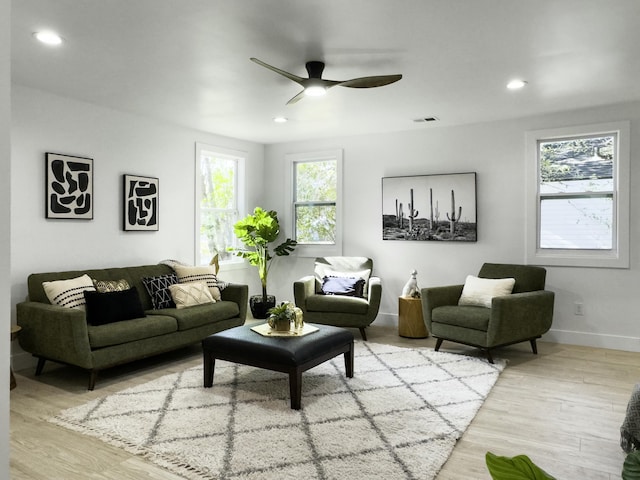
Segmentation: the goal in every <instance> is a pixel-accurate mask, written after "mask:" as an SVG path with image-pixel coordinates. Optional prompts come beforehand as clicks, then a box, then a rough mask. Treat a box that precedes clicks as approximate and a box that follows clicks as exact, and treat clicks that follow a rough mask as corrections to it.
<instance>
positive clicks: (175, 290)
mask: <svg viewBox="0 0 640 480" xmlns="http://www.w3.org/2000/svg"><path fill="white" fill-rule="evenodd" d="M169 291H170V292H171V298H173V301H174V303H175V304H176V308H187V307H193V306H194V305H204V304H207V303H215V300H214V299H213V297H212V296H211V292H210V291H209V287H208V286H207V284H206V283H205V282H193V283H176V284H174V285H169Z"/></svg>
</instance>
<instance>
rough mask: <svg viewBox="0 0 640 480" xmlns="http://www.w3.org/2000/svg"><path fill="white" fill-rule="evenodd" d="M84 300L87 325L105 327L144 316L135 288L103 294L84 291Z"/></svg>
mask: <svg viewBox="0 0 640 480" xmlns="http://www.w3.org/2000/svg"><path fill="white" fill-rule="evenodd" d="M84 298H85V301H86V302H87V304H86V307H85V308H86V314H87V323H89V325H94V326H95V325H106V324H107V323H113V322H120V321H122V320H131V319H133V318H142V317H144V316H145V314H144V310H143V309H142V303H141V302H140V297H139V296H138V290H136V287H131V288H130V289H128V290H122V291H120V292H105V293H100V292H91V291H89V290H85V291H84Z"/></svg>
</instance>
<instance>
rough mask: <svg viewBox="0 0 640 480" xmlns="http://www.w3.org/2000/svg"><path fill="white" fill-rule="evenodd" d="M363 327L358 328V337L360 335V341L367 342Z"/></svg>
mask: <svg viewBox="0 0 640 480" xmlns="http://www.w3.org/2000/svg"><path fill="white" fill-rule="evenodd" d="M364 328H365V327H360V335H362V340H364V341H365V342H366V341H367V334H366V332H365V331H364Z"/></svg>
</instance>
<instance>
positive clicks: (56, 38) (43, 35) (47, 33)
mask: <svg viewBox="0 0 640 480" xmlns="http://www.w3.org/2000/svg"><path fill="white" fill-rule="evenodd" d="M33 36H34V37H36V38H37V39H38V40H39V41H40V42H42V43H44V44H45V45H60V44H61V43H62V37H61V36H60V35H58V34H57V33H56V32H53V31H51V30H42V31H40V32H35V33H34V34H33Z"/></svg>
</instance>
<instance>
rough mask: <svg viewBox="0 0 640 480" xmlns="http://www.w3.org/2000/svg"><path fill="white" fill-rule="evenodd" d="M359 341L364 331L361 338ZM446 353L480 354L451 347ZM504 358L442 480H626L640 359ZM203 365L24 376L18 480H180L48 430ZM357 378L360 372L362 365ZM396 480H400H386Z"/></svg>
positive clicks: (579, 353)
mask: <svg viewBox="0 0 640 480" xmlns="http://www.w3.org/2000/svg"><path fill="white" fill-rule="evenodd" d="M367 332H368V337H369V341H370V342H381V343H389V344H393V345H401V346H430V347H433V345H434V343H435V342H434V341H433V339H431V338H429V339H420V340H418V339H405V338H401V337H399V336H398V335H397V330H396V329H394V328H391V327H386V326H376V325H373V326H371V327H370V328H368V329H367ZM354 334H355V335H358V332H357V331H354ZM442 349H443V351H449V352H456V353H465V354H469V355H478V353H477V350H474V349H471V348H467V347H463V346H457V345H455V344H453V343H448V342H445V343H444V344H443V348H442ZM538 350H539V354H538V355H533V354H532V353H531V351H530V350H529V344H528V342H527V343H524V344H520V345H515V346H513V347H508V348H505V349H503V350H500V351H499V352H497V353H496V356H497V357H501V358H506V359H508V361H509V364H508V366H507V368H506V369H505V371H504V372H503V373H502V375H501V376H500V378H499V379H498V382H497V384H496V386H495V387H494V389H493V390H492V392H491V394H490V395H489V398H488V399H487V401H486V402H485V404H484V405H483V406H482V408H481V409H480V411H479V413H478V415H477V416H476V418H475V419H474V420H473V422H472V424H471V426H470V427H469V429H468V430H467V432H466V433H465V434H464V436H463V437H462V439H461V440H460V441H459V442H458V444H457V445H456V447H455V449H454V452H453V454H452V455H451V457H450V458H449V460H448V461H447V463H446V464H445V466H444V468H443V469H442V471H441V472H440V474H439V475H438V479H439V480H463V479H464V480H469V479H480V480H483V479H490V478H491V476H490V475H489V473H488V471H487V469H486V466H485V462H484V455H485V453H486V452H487V451H492V452H493V453H495V454H498V455H507V456H513V455H518V454H523V453H524V454H527V455H529V456H530V457H531V458H532V459H533V460H534V462H536V463H537V464H538V465H539V466H541V467H542V468H543V469H545V470H546V471H547V472H548V473H550V474H552V475H554V476H555V477H556V478H558V479H565V480H574V479H580V480H592V479H593V480H596V479H597V480H613V479H620V478H621V477H620V471H621V468H622V462H623V461H624V454H623V452H622V450H621V449H620V447H619V431H620V425H621V423H622V420H623V418H624V414H625V410H626V405H627V401H628V399H629V396H630V394H631V391H632V388H633V386H634V384H635V383H637V382H640V354H638V353H629V352H620V351H615V350H604V349H596V348H588V347H577V346H570V345H560V344H553V343H544V342H541V343H539V347H538ZM200 362H201V358H200V350H199V348H198V347H197V346H194V347H193V348H188V349H183V350H180V351H177V352H173V353H171V354H167V355H163V356H159V357H155V358H153V359H147V360H144V361H140V362H135V363H133V364H130V365H125V366H121V367H117V368H113V369H110V370H107V371H105V372H102V373H101V375H100V377H99V378H98V383H97V386H96V389H95V390H94V391H93V392H89V391H87V390H86V384H87V380H88V375H87V373H86V372H84V371H82V370H79V369H75V368H72V367H64V366H59V365H56V364H53V363H47V365H46V366H45V370H44V373H43V374H42V375H41V376H40V377H39V378H38V379H35V377H34V376H33V372H32V371H20V372H16V379H17V381H18V388H16V389H15V390H13V391H12V392H11V479H13V480H23V479H24V480H27V479H29V480H31V479H34V480H45V479H46V480H54V479H61V480H62V479H64V480H87V479H117V480H134V479H135V480H140V479H151V480H177V479H180V478H181V477H179V476H176V475H174V474H171V473H168V472H166V471H165V470H163V469H161V468H159V467H156V466H154V465H153V464H151V463H149V462H147V461H145V460H143V459H141V458H138V457H136V456H134V455H130V454H128V453H126V452H124V451H123V450H120V449H118V448H114V447H110V446H108V445H106V444H104V443H102V442H100V441H99V440H96V439H93V438H90V437H87V436H84V435H80V434H77V433H74V432H71V431H68V430H66V429H64V428H61V427H56V426H54V425H52V424H50V423H48V422H47V421H46V419H47V418H50V417H52V416H54V415H55V414H57V413H58V412H59V411H60V410H62V409H64V408H68V407H72V406H75V405H79V404H82V403H84V402H87V401H88V400H90V399H93V398H96V397H100V396H103V395H105V394H108V393H112V392H116V391H119V390H122V389H124V388H127V387H130V386H134V385H137V384H140V383H144V382H147V381H149V380H152V379H154V378H157V377H160V376H162V375H165V374H167V373H172V372H175V371H180V370H183V369H185V368H188V367H191V366H195V365H198V364H199V363H200ZM356 375H357V365H356ZM386 480H391V479H386Z"/></svg>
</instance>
